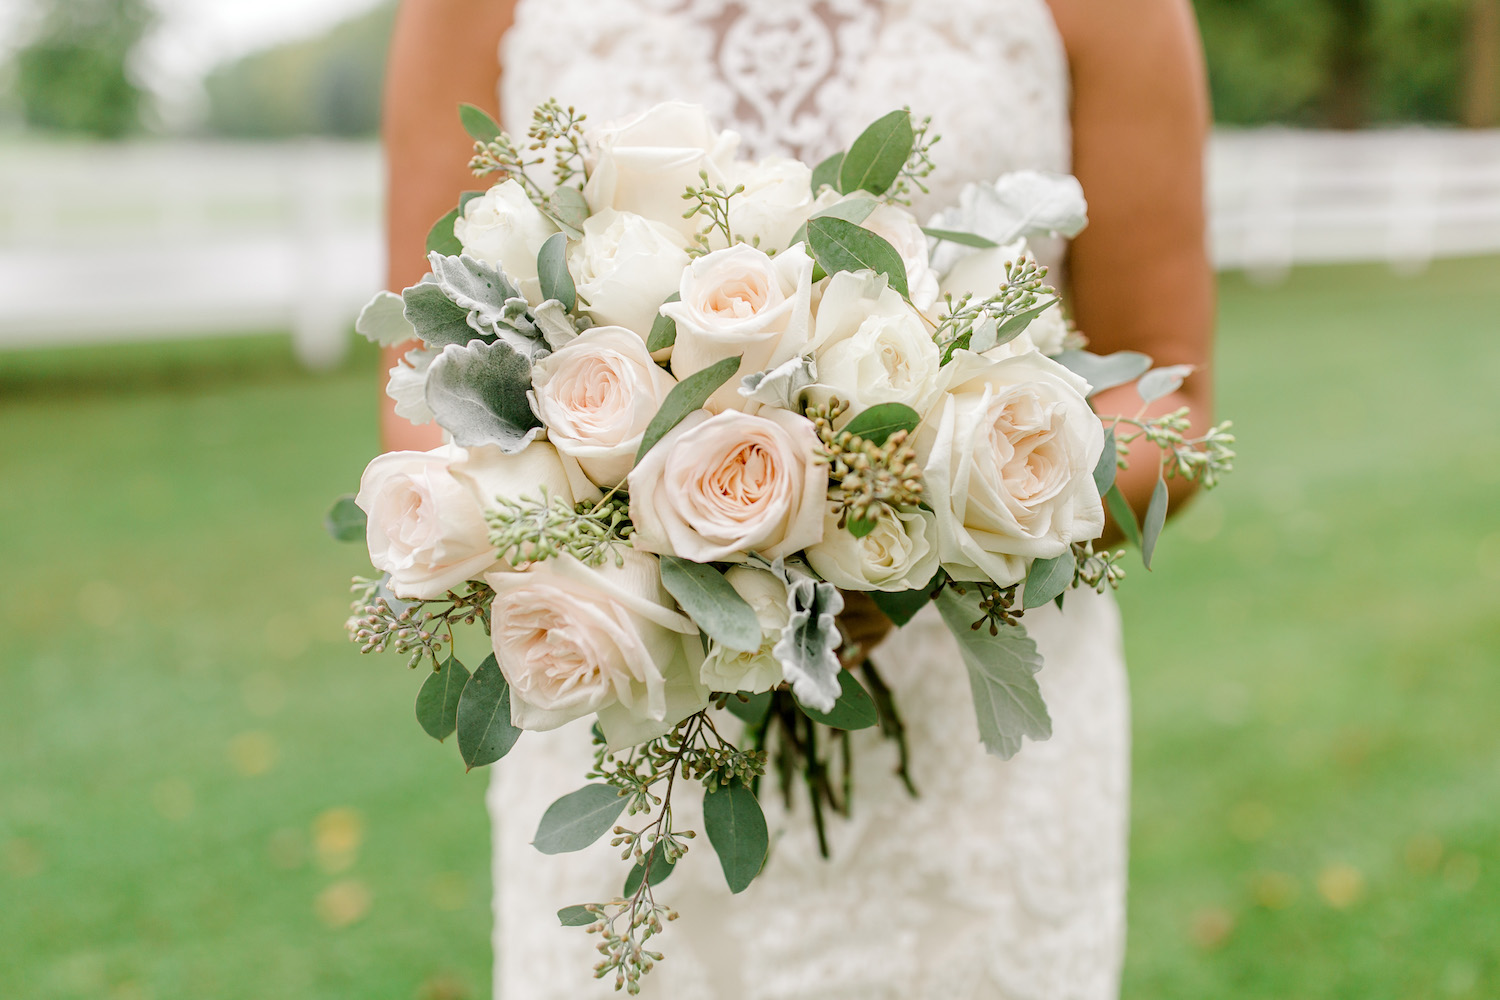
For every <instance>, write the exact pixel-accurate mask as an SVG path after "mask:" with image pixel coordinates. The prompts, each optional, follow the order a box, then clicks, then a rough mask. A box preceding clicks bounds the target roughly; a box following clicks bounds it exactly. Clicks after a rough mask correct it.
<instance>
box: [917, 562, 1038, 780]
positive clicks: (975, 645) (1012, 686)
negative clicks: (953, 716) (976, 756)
mask: <svg viewBox="0 0 1500 1000" xmlns="http://www.w3.org/2000/svg"><path fill="white" fill-rule="evenodd" d="M937 606H938V611H939V612H940V613H941V614H942V616H943V621H944V622H946V623H947V625H948V630H949V631H950V632H952V633H953V636H954V638H956V639H957V640H958V647H959V651H960V652H961V653H962V654H963V660H964V666H965V667H967V668H968V671H969V687H970V689H971V690H972V691H973V693H974V710H975V715H976V718H977V720H978V722H979V738H980V740H981V742H983V743H984V746H985V749H986V750H988V751H989V752H990V753H992V754H994V755H995V756H997V757H1000V758H1002V759H1005V760H1009V759H1010V758H1011V757H1014V756H1015V755H1016V753H1017V752H1018V751H1019V750H1020V749H1021V739H1022V737H1030V738H1031V739H1033V740H1045V739H1047V738H1048V737H1050V736H1051V735H1052V719H1051V718H1050V717H1049V716H1048V714H1047V705H1046V703H1045V702H1043V700H1042V691H1041V688H1040V687H1038V686H1037V682H1036V672H1037V671H1038V670H1040V669H1041V668H1042V657H1041V654H1040V653H1038V652H1037V648H1036V643H1035V642H1034V641H1032V639H1031V637H1030V636H1028V635H1027V634H1026V629H1025V628H1024V627H1023V626H1020V625H1008V626H1006V627H1005V628H1002V629H1000V632H999V634H998V635H993V636H992V635H990V633H989V629H988V628H978V629H976V628H973V627H972V626H973V624H974V622H976V621H978V620H979V619H981V618H983V617H984V615H983V613H982V612H981V611H980V610H979V592H978V590H977V589H975V588H972V587H971V588H969V592H968V593H967V594H964V595H960V594H958V593H956V592H954V591H953V590H952V589H951V588H950V589H945V590H944V591H943V592H942V593H941V594H939V595H938V598H937Z"/></svg>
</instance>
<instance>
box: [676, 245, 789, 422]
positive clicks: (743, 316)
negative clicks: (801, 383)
mask: <svg viewBox="0 0 1500 1000" xmlns="http://www.w3.org/2000/svg"><path fill="white" fill-rule="evenodd" d="M812 267H813V262H812V258H811V257H809V256H808V255H807V251H806V250H805V249H804V248H803V246H802V244H800V243H799V244H797V245H796V246H794V247H792V248H791V249H788V250H784V251H782V252H781V253H779V254H777V255H776V256H775V257H774V258H773V257H768V256H767V255H766V254H765V253H764V252H762V251H760V250H757V249H756V248H755V247H752V246H748V245H746V244H743V243H739V244H736V245H734V246H732V247H728V248H726V249H724V250H716V251H714V252H713V253H710V254H705V255H704V256H702V257H699V258H698V259H697V260H695V261H693V263H692V265H691V266H690V267H688V269H687V270H685V271H683V272H682V275H681V283H680V285H679V287H678V292H679V293H680V295H681V299H680V300H679V301H677V302H669V303H667V304H666V305H664V306H662V308H661V311H662V313H663V314H664V315H667V316H670V317H671V318H672V319H673V320H674V321H676V323H677V343H676V344H675V345H674V346H673V348H672V374H673V375H676V376H677V377H678V378H679V379H683V378H686V377H687V376H689V375H691V374H693V373H694V372H697V371H702V370H703V369H704V368H707V367H708V366H709V365H711V364H713V363H714V362H716V361H721V360H723V359H724V358H729V357H735V356H738V357H740V359H741V360H740V367H739V373H738V375H737V376H735V377H734V378H731V379H730V380H729V381H728V382H726V383H725V384H724V385H722V386H720V387H719V389H718V390H717V391H716V392H715V393H714V394H713V395H712V396H710V397H709V400H708V404H707V406H708V409H710V410H721V409H725V408H737V407H740V406H743V405H744V398H743V397H742V396H740V394H739V384H740V378H741V377H743V376H745V375H750V374H752V373H754V372H758V371H763V370H765V369H768V368H774V367H775V366H777V365H779V364H781V363H782V362H784V361H788V360H790V359H792V358H794V357H796V356H797V355H798V354H800V353H802V350H803V348H804V347H805V346H806V344H807V340H808V336H809V332H810V325H811V321H812Z"/></svg>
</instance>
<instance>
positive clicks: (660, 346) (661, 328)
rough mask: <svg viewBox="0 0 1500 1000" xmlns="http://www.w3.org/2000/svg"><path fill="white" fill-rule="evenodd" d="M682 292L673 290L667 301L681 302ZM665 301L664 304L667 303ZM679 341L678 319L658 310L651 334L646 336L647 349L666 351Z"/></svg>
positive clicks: (653, 352)
mask: <svg viewBox="0 0 1500 1000" xmlns="http://www.w3.org/2000/svg"><path fill="white" fill-rule="evenodd" d="M681 300H682V293H681V292H673V293H672V295H671V297H670V298H668V299H667V302H680V301H681ZM667 302H663V303H662V305H666V304H667ZM675 343H677V321H676V320H675V319H673V318H672V317H670V316H668V315H667V314H666V313H663V312H661V311H658V312H657V314H656V320H655V321H654V322H653V323H652V324H651V334H650V336H648V337H647V338H646V350H648V351H650V352H651V353H652V354H655V353H656V352H657V351H665V350H666V349H667V348H669V347H671V346H672V345H673V344H675Z"/></svg>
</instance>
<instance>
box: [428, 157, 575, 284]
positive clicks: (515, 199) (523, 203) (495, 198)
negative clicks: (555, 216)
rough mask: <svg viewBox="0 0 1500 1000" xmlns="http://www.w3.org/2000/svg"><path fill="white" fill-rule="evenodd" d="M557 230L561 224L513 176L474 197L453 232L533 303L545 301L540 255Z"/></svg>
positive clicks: (473, 254) (470, 251)
mask: <svg viewBox="0 0 1500 1000" xmlns="http://www.w3.org/2000/svg"><path fill="white" fill-rule="evenodd" d="M555 232H557V227H556V226H554V225H553V224H552V223H551V222H550V221H549V220H548V219H547V217H546V216H544V215H543V214H542V213H541V212H539V211H538V210H537V207H536V206H535V205H533V204H532V203H531V199H530V198H528V197H526V191H525V189H523V188H522V187H521V185H520V184H518V183H517V182H516V181H513V180H507V181H502V182H501V183H499V184H496V185H495V186H494V187H492V188H490V189H489V190H488V191H486V192H485V193H484V194H483V195H482V196H480V197H478V198H471V199H470V200H469V203H468V204H467V205H465V206H464V210H463V214H461V215H460V216H459V217H458V218H457V219H456V220H455V221H454V223H453V235H454V236H456V237H458V242H460V243H462V244H463V247H464V253H466V254H468V255H469V256H470V257H474V258H476V259H478V260H482V261H484V262H485V263H486V264H492V265H494V266H496V267H498V268H500V270H502V271H504V272H505V275H506V277H508V278H510V280H511V281H513V282H515V283H516V287H518V288H519V289H520V290H521V294H522V295H524V296H526V301H528V302H530V303H531V304H532V305H537V304H538V303H540V302H541V301H542V286H541V283H540V282H539V281H538V280H537V276H536V255H537V254H538V253H540V252H541V249H542V244H543V243H545V242H547V237H549V236H551V235H552V234H553V233H555Z"/></svg>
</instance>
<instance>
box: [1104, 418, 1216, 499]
mask: <svg viewBox="0 0 1500 1000" xmlns="http://www.w3.org/2000/svg"><path fill="white" fill-rule="evenodd" d="M1188 413H1189V410H1188V408H1187V407H1186V406H1184V407H1181V408H1179V409H1176V410H1173V411H1172V412H1171V413H1164V414H1162V415H1161V416H1159V417H1153V418H1152V419H1150V420H1145V419H1142V418H1141V417H1139V416H1137V417H1119V418H1116V420H1115V424H1116V426H1115V454H1116V456H1117V461H1118V463H1119V467H1120V468H1122V469H1126V468H1129V467H1130V462H1129V457H1130V444H1131V442H1133V441H1137V440H1139V439H1141V438H1145V439H1146V440H1147V441H1148V442H1150V443H1151V444H1154V445H1156V446H1157V447H1158V448H1160V449H1161V452H1162V475H1163V476H1165V477H1166V478H1168V479H1172V478H1174V477H1178V476H1180V477H1181V478H1183V479H1186V480H1189V481H1196V482H1198V483H1199V484H1200V485H1201V486H1202V487H1203V488H1204V489H1206V490H1211V489H1213V488H1214V487H1215V486H1217V485H1218V484H1219V480H1220V479H1221V478H1223V477H1224V476H1225V475H1226V474H1228V473H1230V472H1232V471H1234V459H1235V452H1234V443H1235V438H1234V433H1233V430H1232V428H1233V427H1234V422H1233V421H1230V420H1226V421H1224V422H1223V423H1221V424H1216V425H1215V426H1213V427H1210V428H1209V429H1208V433H1206V434H1204V435H1203V436H1202V437H1196V438H1189V437H1187V431H1188V428H1189V427H1190V426H1191V424H1192V421H1191V420H1190V419H1189V416H1188ZM1119 424H1128V425H1130V426H1132V427H1135V428H1136V431H1135V432H1134V433H1129V434H1121V433H1120V429H1119V426H1118V425H1119Z"/></svg>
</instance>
